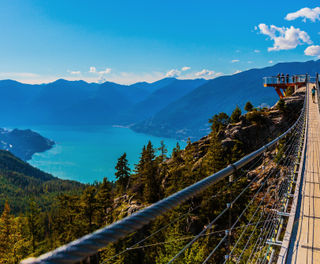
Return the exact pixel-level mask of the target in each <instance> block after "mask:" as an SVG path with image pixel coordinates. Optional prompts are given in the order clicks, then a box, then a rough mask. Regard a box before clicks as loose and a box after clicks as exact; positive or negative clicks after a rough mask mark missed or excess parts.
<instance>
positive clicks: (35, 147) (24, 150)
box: [0, 128, 55, 161]
mask: <svg viewBox="0 0 320 264" xmlns="http://www.w3.org/2000/svg"><path fill="white" fill-rule="evenodd" d="M54 144H55V142H54V141H52V140H50V139H47V138H45V137H43V136H41V135H40V134H39V133H37V132H34V131H32V130H30V129H23V130H22V129H5V128H0V149H2V150H7V151H10V152H11V153H12V154H14V155H15V156H17V157H19V158H20V159H22V160H24V161H27V160H30V159H31V158H32V155H33V154H35V153H39V152H44V151H46V150H49V149H51V148H52V147H53V146H54Z"/></svg>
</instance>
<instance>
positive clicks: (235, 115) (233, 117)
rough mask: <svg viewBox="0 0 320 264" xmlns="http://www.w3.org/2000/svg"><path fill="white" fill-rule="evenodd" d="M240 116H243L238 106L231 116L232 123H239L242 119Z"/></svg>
mask: <svg viewBox="0 0 320 264" xmlns="http://www.w3.org/2000/svg"><path fill="white" fill-rule="evenodd" d="M240 116H241V109H240V108H239V106H237V107H236V108H235V109H234V110H233V112H232V114H231V116H230V121H231V123H238V122H239V121H240Z"/></svg>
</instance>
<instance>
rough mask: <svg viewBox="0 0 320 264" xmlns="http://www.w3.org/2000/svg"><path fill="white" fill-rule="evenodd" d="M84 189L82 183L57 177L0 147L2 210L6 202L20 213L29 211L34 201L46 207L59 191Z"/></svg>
mask: <svg viewBox="0 0 320 264" xmlns="http://www.w3.org/2000/svg"><path fill="white" fill-rule="evenodd" d="M83 188H84V185H83V184H81V183H78V182H75V181H68V180H61V179H58V178H56V177H53V176H52V175H50V174H48V173H45V172H42V171H41V170H39V169H37V168H34V167H32V166H31V165H29V164H28V163H25V162H24V161H22V160H21V159H19V158H17V157H15V156H14V155H13V154H11V153H10V152H8V151H4V150H0V205H1V208H0V211H2V210H3V205H4V203H5V201H8V202H9V203H10V207H11V212H12V213H14V214H16V215H18V214H19V213H25V212H26V211H27V209H28V208H29V205H30V201H34V202H35V203H36V204H37V205H38V206H39V208H41V210H46V209H47V208H48V207H50V206H51V205H52V204H53V203H54V199H55V197H56V196H57V195H58V194H59V193H68V192H71V193H79V191H81V190H82V189H83Z"/></svg>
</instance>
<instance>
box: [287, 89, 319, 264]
mask: <svg viewBox="0 0 320 264" xmlns="http://www.w3.org/2000/svg"><path fill="white" fill-rule="evenodd" d="M312 87H313V84H308V86H307V90H308V92H307V96H308V101H307V107H308V113H307V114H308V118H307V127H308V129H307V139H306V155H305V161H304V167H303V173H302V186H301V192H300V199H299V205H298V207H297V210H298V211H297V215H298V216H299V217H298V218H297V219H296V220H295V224H294V230H293V236H292V241H291V244H290V248H289V253H288V258H287V263H296V264H303V263H306V264H309V263H310V264H311V263H314V264H315V263H319V264H320V115H319V110H318V103H317V99H316V101H315V102H313V101H312V97H311V89H312Z"/></svg>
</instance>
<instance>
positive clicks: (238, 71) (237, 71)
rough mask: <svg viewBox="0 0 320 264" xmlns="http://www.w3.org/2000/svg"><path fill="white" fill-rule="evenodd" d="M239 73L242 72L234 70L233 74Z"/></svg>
mask: <svg viewBox="0 0 320 264" xmlns="http://www.w3.org/2000/svg"><path fill="white" fill-rule="evenodd" d="M240 72H242V71H240V70H236V71H235V72H234V73H233V74H237V73H240Z"/></svg>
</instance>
